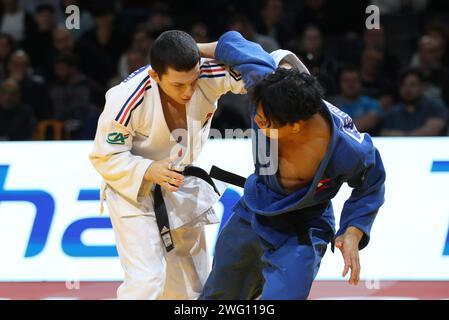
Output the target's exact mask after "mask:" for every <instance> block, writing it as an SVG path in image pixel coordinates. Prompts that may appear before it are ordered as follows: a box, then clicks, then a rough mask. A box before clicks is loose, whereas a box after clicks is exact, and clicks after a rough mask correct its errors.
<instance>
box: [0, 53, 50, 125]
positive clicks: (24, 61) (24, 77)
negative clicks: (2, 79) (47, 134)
mask: <svg viewBox="0 0 449 320" xmlns="http://www.w3.org/2000/svg"><path fill="white" fill-rule="evenodd" d="M8 76H9V77H10V78H11V79H14V80H15V81H16V83H17V84H18V85H19V86H20V91H21V96H22V101H23V103H25V104H26V105H28V106H30V107H31V108H32V109H33V112H34V115H35V116H36V117H37V119H38V120H43V119H47V118H51V117H52V107H51V101H50V97H49V96H48V90H47V86H46V84H45V82H44V79H43V78H41V77H40V76H36V75H34V74H33V72H32V69H31V66H30V59H29V57H28V55H27V54H26V53H25V52H24V51H22V50H19V51H16V52H14V53H13V54H12V55H11V58H10V60H9V63H8Z"/></svg>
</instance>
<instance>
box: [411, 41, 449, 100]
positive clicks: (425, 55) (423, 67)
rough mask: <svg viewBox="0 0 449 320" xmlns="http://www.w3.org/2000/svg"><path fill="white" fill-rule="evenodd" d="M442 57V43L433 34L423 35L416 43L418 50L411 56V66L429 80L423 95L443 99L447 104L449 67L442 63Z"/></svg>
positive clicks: (448, 98)
mask: <svg viewBox="0 0 449 320" xmlns="http://www.w3.org/2000/svg"><path fill="white" fill-rule="evenodd" d="M442 57H443V43H441V41H439V40H438V38H434V37H433V36H423V37H421V39H420V41H419V44H418V52H417V53H416V54H415V55H414V57H413V58H412V62H411V66H412V67H417V68H418V69H419V70H420V71H421V73H422V74H423V75H424V77H425V78H426V80H427V81H428V82H429V83H428V84H427V86H426V88H425V95H427V96H429V97H431V98H438V99H443V100H444V101H445V103H446V104H449V69H447V68H445V67H444V66H443V65H442V63H441V59H442Z"/></svg>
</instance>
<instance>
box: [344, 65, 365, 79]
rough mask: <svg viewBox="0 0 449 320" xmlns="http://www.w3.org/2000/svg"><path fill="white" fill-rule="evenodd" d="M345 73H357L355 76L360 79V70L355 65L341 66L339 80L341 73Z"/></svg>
mask: <svg viewBox="0 0 449 320" xmlns="http://www.w3.org/2000/svg"><path fill="white" fill-rule="evenodd" d="M345 72H348V73H357V75H358V76H359V77H360V70H359V68H357V67H356V66H355V65H352V64H347V65H343V66H342V67H341V69H340V77H339V78H340V79H341V76H342V75H343V73H345Z"/></svg>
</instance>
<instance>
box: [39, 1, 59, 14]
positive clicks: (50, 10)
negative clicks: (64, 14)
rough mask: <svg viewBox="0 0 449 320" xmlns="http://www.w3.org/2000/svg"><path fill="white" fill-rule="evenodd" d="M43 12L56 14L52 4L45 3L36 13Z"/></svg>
mask: <svg viewBox="0 0 449 320" xmlns="http://www.w3.org/2000/svg"><path fill="white" fill-rule="evenodd" d="M42 11H49V12H50V13H52V14H54V13H55V8H54V7H53V6H52V5H51V4H47V3H43V4H40V5H38V6H37V7H36V13H41V12H42Z"/></svg>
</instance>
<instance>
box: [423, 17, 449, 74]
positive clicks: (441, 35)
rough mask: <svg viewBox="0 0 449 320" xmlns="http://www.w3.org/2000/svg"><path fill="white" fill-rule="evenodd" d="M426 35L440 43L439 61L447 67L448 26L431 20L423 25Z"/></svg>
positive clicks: (448, 63) (448, 53)
mask: <svg viewBox="0 0 449 320" xmlns="http://www.w3.org/2000/svg"><path fill="white" fill-rule="evenodd" d="M424 31H425V33H426V34H427V35H429V36H430V37H432V38H435V39H437V40H438V42H439V43H440V50H441V52H440V56H441V57H440V61H441V63H442V64H443V65H444V67H446V68H449V49H448V46H449V27H448V26H447V25H445V24H444V23H443V22H440V21H431V22H429V23H428V24H427V25H426V26H425V27H424Z"/></svg>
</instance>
